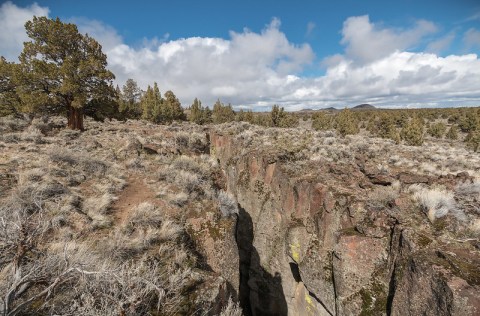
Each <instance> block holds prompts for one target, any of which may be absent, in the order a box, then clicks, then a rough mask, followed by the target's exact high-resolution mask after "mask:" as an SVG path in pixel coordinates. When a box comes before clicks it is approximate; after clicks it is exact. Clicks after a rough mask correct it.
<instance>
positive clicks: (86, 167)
mask: <svg viewBox="0 0 480 316" xmlns="http://www.w3.org/2000/svg"><path fill="white" fill-rule="evenodd" d="M49 158H50V160H51V161H53V162H55V163H59V164H64V165H69V166H70V167H79V168H80V169H81V171H83V172H84V173H85V174H87V175H97V176H102V175H105V172H106V171H107V168H108V167H109V166H108V165H107V163H105V162H104V161H102V160H99V159H98V158H94V157H91V156H87V155H85V154H83V153H79V152H73V151H71V150H67V149H60V148H55V149H52V150H51V151H50V152H49Z"/></svg>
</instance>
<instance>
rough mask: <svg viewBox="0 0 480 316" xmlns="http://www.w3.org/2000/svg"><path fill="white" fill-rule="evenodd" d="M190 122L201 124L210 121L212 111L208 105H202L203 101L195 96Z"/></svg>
mask: <svg viewBox="0 0 480 316" xmlns="http://www.w3.org/2000/svg"><path fill="white" fill-rule="evenodd" d="M189 119H190V122H194V123H196V124H199V125H203V124H207V123H210V121H211V111H210V109H209V108H207V107H203V106H202V102H201V101H200V100H198V99H197V98H195V100H193V103H192V106H191V107H190V117H189Z"/></svg>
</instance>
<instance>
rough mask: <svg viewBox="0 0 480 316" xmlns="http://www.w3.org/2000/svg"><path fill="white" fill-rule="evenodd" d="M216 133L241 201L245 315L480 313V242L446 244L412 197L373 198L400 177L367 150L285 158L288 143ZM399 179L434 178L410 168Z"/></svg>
mask: <svg viewBox="0 0 480 316" xmlns="http://www.w3.org/2000/svg"><path fill="white" fill-rule="evenodd" d="M210 141H211V148H210V152H211V154H212V155H213V156H214V157H215V158H216V159H218V161H219V162H220V164H221V167H222V169H223V172H224V178H225V179H226V189H227V190H228V191H229V192H230V193H232V194H233V195H234V196H235V197H236V199H237V201H238V204H239V206H240V212H239V214H238V220H237V228H236V241H237V247H238V254H239V262H240V264H239V271H240V272H239V278H240V281H239V287H238V297H239V300H240V303H241V306H242V307H243V309H244V313H245V315H478V313H480V307H479V306H480V305H479V304H480V297H479V296H478V295H475V293H477V294H478V293H479V291H480V286H479V283H478V275H479V274H478V267H479V258H480V255H479V253H478V250H475V248H474V247H472V246H470V244H468V243H463V244H458V243H455V244H450V245H449V246H448V249H449V250H442V251H440V249H442V247H443V243H442V242H437V241H435V240H434V238H435V237H434V236H435V231H432V229H433V228H428V229H427V228H426V227H429V226H428V221H427V220H426V218H425V217H421V216H420V215H418V214H417V213H415V212H417V211H418V210H415V212H414V211H413V210H412V209H410V208H411V203H410V202H409V200H408V198H406V197H404V196H402V197H399V198H396V199H395V200H393V202H392V203H393V204H392V207H388V206H386V207H385V209H384V210H382V211H378V210H375V211H372V210H369V209H368V207H366V206H365V205H367V203H366V201H367V199H368V192H369V190H371V186H372V185H375V184H378V185H382V186H383V185H388V184H391V183H392V182H393V181H394V177H393V176H390V175H388V174H386V175H384V174H381V173H378V172H374V171H373V169H372V168H370V167H368V166H367V167H365V163H364V162H362V161H359V160H358V159H357V161H356V162H355V161H351V162H327V161H322V160H320V161H295V153H292V154H291V155H290V156H289V157H288V159H283V158H282V157H283V156H282V155H283V154H282V153H283V151H282V150H278V151H275V150H272V148H271V147H266V148H249V147H248V145H246V144H242V143H238V142H239V140H238V139H236V138H235V137H234V136H232V135H229V134H227V133H222V132H221V131H219V130H215V131H213V132H212V133H211V135H210ZM369 168H370V169H369ZM398 179H399V180H400V181H401V182H402V183H405V184H412V183H427V182H429V181H432V179H430V178H428V177H423V176H417V175H413V174H409V173H404V174H400V175H399V176H398ZM362 183H363V184H365V183H371V184H370V185H361V184H362ZM393 206H394V207H393ZM411 214H414V215H411ZM417 230H419V231H417ZM422 230H425V231H426V233H425V234H423V233H422ZM426 236H429V237H426ZM462 247H463V248H465V249H464V251H463V252H459V251H458V250H459V249H460V248H462ZM439 251H440V252H439ZM466 262H467V263H468V264H467V263H466ZM473 267H477V268H476V269H475V268H473Z"/></svg>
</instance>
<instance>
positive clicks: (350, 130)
mask: <svg viewBox="0 0 480 316" xmlns="http://www.w3.org/2000/svg"><path fill="white" fill-rule="evenodd" d="M335 128H336V130H337V132H339V133H340V135H342V136H345V135H350V134H357V133H358V132H359V131H360V129H359V128H358V120H357V118H356V117H355V116H354V114H353V112H352V111H351V110H349V109H348V108H345V109H343V110H342V111H340V113H338V115H337V117H336V120H335Z"/></svg>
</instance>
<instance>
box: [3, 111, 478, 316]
mask: <svg viewBox="0 0 480 316" xmlns="http://www.w3.org/2000/svg"><path fill="white" fill-rule="evenodd" d="M65 124H66V122H65V120H64V119H61V118H50V119H38V118H37V119H33V120H31V121H30V120H23V119H13V118H11V117H7V118H2V119H1V121H0V135H1V136H0V248H1V255H0V295H1V297H2V304H1V305H0V312H2V313H3V314H5V315H20V314H21V315H27V314H39V315H49V314H58V315H67V314H69V315H71V314H77V315H78V314H82V315H149V314H150V315H205V314H208V315H219V314H222V315H242V314H243V315H478V314H479V313H480V298H479V296H478V293H479V291H480V272H479V267H480V241H479V236H480V157H479V155H478V153H474V152H473V151H469V150H467V149H465V148H464V147H463V144H461V143H460V144H459V143H456V142H455V141H448V140H441V141H438V140H437V141H436V142H430V141H428V139H427V141H426V142H425V144H424V145H423V146H421V147H411V146H405V145H397V144H395V143H394V142H393V141H391V140H386V139H380V138H370V137H367V136H363V135H354V136H346V137H343V138H342V137H339V136H337V135H336V134H335V132H333V131H321V132H318V131H313V130H312V129H310V128H295V129H280V128H264V127H259V126H254V125H250V124H248V123H228V124H222V125H216V126H210V125H207V126H198V125H195V124H190V123H182V124H179V123H173V124H172V125H169V126H159V125H154V124H150V123H147V122H143V121H127V122H117V121H111V122H105V123H98V122H94V121H90V120H87V121H86V122H85V128H86V131H85V132H78V131H70V130H66V129H65V128H64V127H65Z"/></svg>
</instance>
